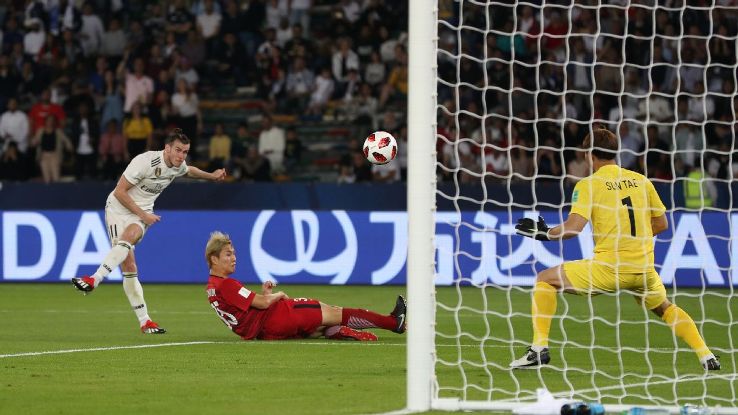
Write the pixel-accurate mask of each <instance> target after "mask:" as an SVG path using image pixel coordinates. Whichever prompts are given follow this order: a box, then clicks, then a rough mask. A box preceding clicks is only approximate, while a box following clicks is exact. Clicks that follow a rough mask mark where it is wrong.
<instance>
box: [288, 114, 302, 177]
mask: <svg viewBox="0 0 738 415" xmlns="http://www.w3.org/2000/svg"><path fill="white" fill-rule="evenodd" d="M302 150H303V145H302V141H300V138H299V137H298V136H297V129H295V127H294V126H290V127H287V138H286V141H285V145H284V168H285V171H286V172H287V173H288V174H291V173H294V171H295V169H296V168H297V166H299V165H300V161H301V160H302Z"/></svg>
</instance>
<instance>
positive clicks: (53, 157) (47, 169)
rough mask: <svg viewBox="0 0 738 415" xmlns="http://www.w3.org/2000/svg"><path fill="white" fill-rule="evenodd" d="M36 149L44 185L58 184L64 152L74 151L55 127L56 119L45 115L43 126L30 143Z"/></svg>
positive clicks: (60, 131) (67, 140) (69, 142)
mask: <svg viewBox="0 0 738 415" xmlns="http://www.w3.org/2000/svg"><path fill="white" fill-rule="evenodd" d="M31 146H32V147H35V148H37V157H38V163H39V167H40V168H41V175H42V176H43V179H44V183H53V182H58V181H59V178H60V176H61V164H62V158H63V155H64V151H68V152H71V151H74V147H72V142H71V141H69V138H67V136H66V134H64V131H62V129H61V128H59V126H58V125H57V118H56V117H54V116H53V115H47V116H46V119H45V121H44V126H43V127H42V128H40V129H39V130H38V131H37V132H36V134H35V135H34V137H33V140H32V141H31Z"/></svg>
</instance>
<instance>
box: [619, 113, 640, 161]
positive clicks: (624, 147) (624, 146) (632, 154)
mask: <svg viewBox="0 0 738 415" xmlns="http://www.w3.org/2000/svg"><path fill="white" fill-rule="evenodd" d="M618 135H619V137H618V138H620V153H619V154H620V166H621V167H622V168H624V169H629V170H633V171H643V169H642V166H640V165H639V164H640V163H636V157H637V153H638V152H639V151H640V150H641V147H642V145H643V139H642V138H641V136H640V135H638V133H637V131H634V130H632V129H631V128H630V125H629V123H628V122H622V123H620V128H619V129H618Z"/></svg>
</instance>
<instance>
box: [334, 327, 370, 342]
mask: <svg viewBox="0 0 738 415" xmlns="http://www.w3.org/2000/svg"><path fill="white" fill-rule="evenodd" d="M329 339H331V340H356V341H360V342H375V341H377V336H376V335H375V334H374V333H371V332H368V331H360V330H354V329H352V328H351V327H346V326H341V328H340V329H338V332H336V334H334V335H332V336H330V337H329Z"/></svg>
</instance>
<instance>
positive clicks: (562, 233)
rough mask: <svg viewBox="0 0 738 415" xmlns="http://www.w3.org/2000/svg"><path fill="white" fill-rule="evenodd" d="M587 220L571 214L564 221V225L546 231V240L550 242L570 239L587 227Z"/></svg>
mask: <svg viewBox="0 0 738 415" xmlns="http://www.w3.org/2000/svg"><path fill="white" fill-rule="evenodd" d="M587 222H588V221H587V219H585V218H584V217H583V216H581V215H578V214H576V213H572V214H570V215H569V217H568V218H566V220H565V221H564V223H562V224H560V225H558V226H554V227H553V228H551V229H549V230H548V239H549V240H551V241H558V240H561V239H570V238H573V237H575V236H577V235H579V233H580V232H582V229H584V227H585V226H586V225H587Z"/></svg>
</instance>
